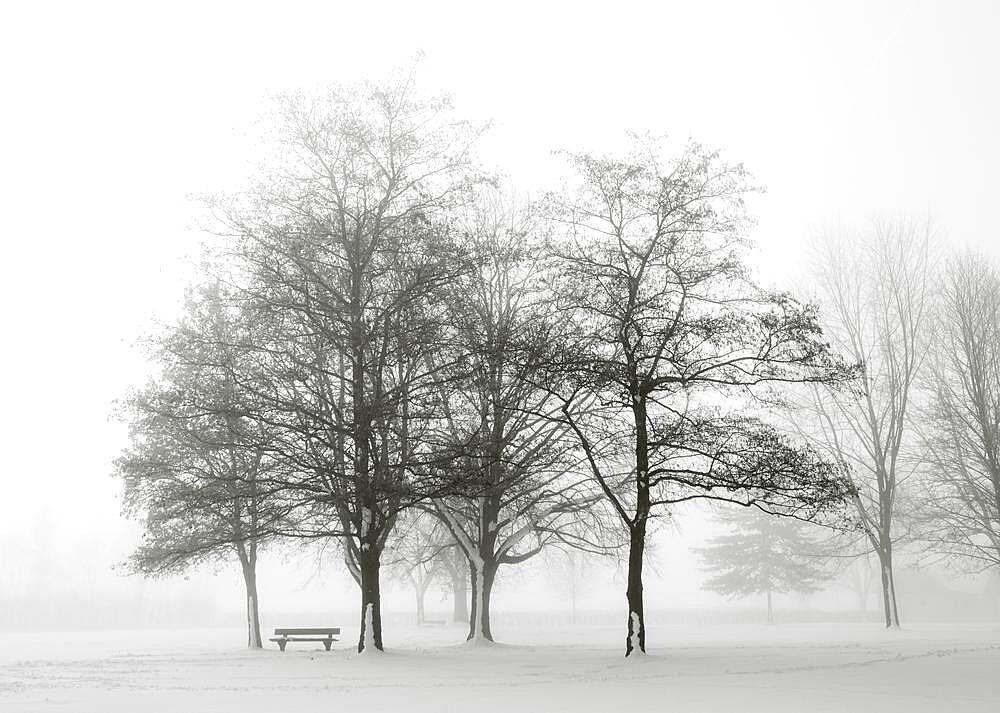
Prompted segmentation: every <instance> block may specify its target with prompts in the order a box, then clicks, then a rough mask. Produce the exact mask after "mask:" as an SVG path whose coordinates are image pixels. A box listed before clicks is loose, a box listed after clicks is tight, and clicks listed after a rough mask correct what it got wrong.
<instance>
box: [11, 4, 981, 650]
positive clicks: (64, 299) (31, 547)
mask: <svg viewBox="0 0 1000 713" xmlns="http://www.w3.org/2000/svg"><path fill="white" fill-rule="evenodd" d="M275 7H276V6H275ZM615 8H616V9H615V11H614V13H613V14H610V15H609V14H608V13H606V12H604V11H600V12H598V11H588V10H586V9H585V8H584V7H583V6H581V5H580V4H578V3H574V4H572V5H559V4H556V5H552V6H549V5H547V4H546V5H542V4H539V3H524V4H521V3H507V4H505V5H504V6H503V7H500V6H495V7H490V8H479V7H475V8H474V7H471V6H469V5H468V4H462V3H454V4H447V3H430V4H428V3H414V4H399V5H397V6H393V7H392V8H391V12H390V8H388V7H383V6H382V5H381V4H380V5H377V6H375V5H365V4H360V3H359V4H352V5H351V6H349V7H346V6H342V5H340V4H330V5H310V4H303V5H299V4H298V3H283V4H282V5H281V10H280V12H279V11H278V10H277V9H274V8H272V9H270V10H267V9H264V8H258V7H254V8H250V7H248V6H246V5H244V4H240V3H233V4H215V3H213V4H211V5H210V6H205V5H203V4H190V5H185V4H183V3H182V4H171V5H170V6H163V7H162V8H159V9H155V8H149V7H146V6H143V7H140V6H137V5H134V4H132V5H127V4H122V5H106V4H96V5H94V4H90V3H87V4H82V5H79V4H78V5H70V4H67V5H62V6H58V5H57V6H44V5H37V4H31V5H27V4H22V5H20V6H18V7H16V8H8V9H6V10H5V12H4V15H5V20H4V21H3V23H2V29H0V57H2V61H3V65H4V67H5V69H4V81H3V87H4V99H5V101H4V104H5V106H6V110H5V111H4V113H3V116H2V117H0V127H2V132H0V146H2V155H3V157H4V158H3V163H4V165H3V168H2V169H0V170H2V172H3V173H2V179H0V180H2V188H3V195H4V211H3V212H4V218H5V221H4V230H3V233H4V238H3V244H4V250H3V258H2V260H0V276H2V279H0V304H2V310H3V325H4V333H5V338H4V345H3V349H2V352H0V362H2V364H0V365H2V369H0V374H2V377H0V378H2V380H3V389H2V393H3V395H4V399H3V400H4V408H3V410H2V415H0V434H2V442H3V445H4V448H3V452H4V462H3V466H2V473H3V476H2V482H3V491H2V492H3V503H4V508H3V517H2V518H0V562H2V563H3V567H2V568H0V627H2V628H4V629H8V630H18V629H24V628H28V629H34V628H47V627H67V626H71V627H73V628H88V627H94V628H109V627H111V628H114V627H122V628H129V627H136V628H148V627H176V626H181V625H184V626H200V625H206V626H239V625H240V623H241V622H243V621H245V619H244V617H245V613H244V606H245V604H244V600H243V595H242V594H241V587H242V583H241V578H240V573H239V571H238V567H236V566H235V565H234V566H232V567H227V566H221V565H220V566H219V568H218V569H217V570H213V569H212V568H200V569H196V570H193V571H191V572H190V573H188V574H187V575H186V576H173V577H167V578H163V579H148V580H147V579H143V578H142V577H140V576H138V575H127V574H125V573H124V572H123V571H121V570H120V569H119V568H117V565H118V564H119V563H121V562H122V561H123V560H124V559H125V558H126V557H127V556H128V555H129V553H130V552H131V551H132V550H133V549H134V547H135V546H136V544H137V541H138V533H139V524H138V523H136V522H131V521H127V520H125V519H123V518H122V517H121V516H120V507H121V506H120V499H119V497H120V487H121V486H120V482H118V481H116V480H115V479H113V478H112V477H111V471H112V467H111V462H112V460H113V459H114V458H115V457H116V456H117V455H118V453H119V452H120V451H121V449H122V448H123V447H124V445H125V442H126V432H125V427H124V426H123V425H122V424H121V423H118V422H117V421H115V420H114V419H113V418H111V414H112V412H113V410H114V405H115V402H116V400H117V399H120V398H121V397H122V396H123V395H124V394H125V393H126V392H127V390H128V389H129V388H131V387H134V386H137V385H141V384H142V383H143V382H144V381H145V379H146V378H147V377H148V376H149V375H150V374H151V373H152V367H151V366H150V365H149V364H148V363H147V362H146V360H145V357H144V356H143V353H142V350H141V349H140V348H138V347H137V346H136V343H137V340H138V339H139V338H140V337H141V336H142V335H144V334H147V333H149V332H150V331H152V330H154V329H155V325H156V324H157V323H158V322H164V321H170V320H171V319H173V318H175V317H176V315H177V313H178V311H179V308H180V304H181V300H182V297H183V290H184V287H185V285H186V284H187V283H188V282H189V280H190V279H191V277H192V275H193V274H194V273H195V271H196V267H197V262H198V255H199V253H198V246H199V244H200V242H201V241H202V240H204V239H205V234H204V233H203V232H202V231H201V230H200V222H201V219H202V211H203V209H202V208H201V207H200V203H199V202H198V201H197V200H196V199H195V198H194V197H193V196H195V195H198V194H204V193H213V192H224V191H228V190H232V189H234V188H235V187H236V186H238V185H239V183H240V181H242V180H243V178H244V177H245V176H246V175H247V173H248V170H249V169H248V165H249V164H250V163H252V162H253V161H254V160H255V159H256V154H255V151H256V146H257V143H256V138H257V136H258V135H259V133H260V132H261V131H262V122H265V121H266V120H265V118H264V117H265V111H266V107H267V101H268V99H269V97H271V96H272V95H274V94H275V93H278V92H285V91H291V90H295V89H314V88H316V87H320V86H323V85H326V84H328V83H331V82H338V81H351V80H357V79H359V78H363V77H378V76H382V75H383V74H385V73H386V72H389V71H391V70H393V69H395V68H398V67H401V66H404V67H405V66H408V65H409V64H410V63H412V62H413V61H414V58H415V57H417V56H418V54H422V55H423V56H422V59H420V60H419V67H420V81H421V83H422V84H424V85H425V86H426V87H427V88H428V89H429V90H431V91H434V90H443V91H447V92H449V93H451V94H452V95H453V97H454V102H455V105H456V107H457V108H458V109H459V111H460V112H461V113H462V114H463V115H464V116H468V117H472V118H480V119H491V120H492V122H493V126H492V129H491V131H490V132H489V133H488V135H487V136H486V137H485V138H484V140H483V143H482V146H481V150H482V153H483V155H484V157H485V160H486V161H487V162H494V163H497V164H500V163H502V165H503V168H504V170H505V171H507V172H508V173H509V174H510V176H511V178H512V180H514V181H517V182H518V183H519V184H520V185H522V186H525V187H526V188H527V189H528V190H531V191H540V190H542V189H543V188H544V187H545V186H546V185H548V184H549V182H550V181H551V179H552V177H553V176H555V175H556V174H555V169H554V168H553V167H552V165H551V164H552V160H551V157H550V153H549V152H550V151H552V150H554V149H561V148H568V149H574V150H575V149H585V150H595V151H608V150H612V151H613V150H615V149H616V148H617V147H619V146H620V145H621V143H622V141H623V138H624V135H623V133H622V132H623V129H635V130H639V131H644V130H652V131H654V132H663V131H665V132H668V133H669V134H670V135H672V136H677V137H681V138H684V137H687V136H689V135H690V136H694V137H695V138H697V140H699V141H700V142H702V143H704V144H706V145H707V146H710V147H718V148H720V149H722V150H723V151H724V153H725V155H726V156H727V157H731V158H732V159H734V160H737V161H741V162H743V163H744V164H745V165H746V166H747V168H748V169H749V170H750V171H751V172H752V174H753V176H754V177H755V180H756V181H757V182H759V183H760V184H761V185H763V186H766V189H767V190H766V192H765V193H763V194H761V195H756V196H753V197H752V199H751V206H750V212H751V213H752V214H753V215H754V216H755V217H756V219H757V223H756V225H755V226H754V228H753V229H752V231H751V236H750V237H751V238H752V240H753V241H754V243H755V245H756V248H755V252H754V253H753V256H752V262H753V264H754V266H755V268H756V269H757V270H758V272H759V275H760V276H761V279H762V280H763V281H764V282H765V283H767V284H775V285H781V286H783V287H788V286H791V285H793V284H801V283H802V281H804V280H805V278H804V277H803V275H804V264H805V260H806V257H805V244H806V241H807V238H809V237H810V236H812V235H815V234H816V233H817V231H819V230H822V229H824V228H826V227H829V226H831V225H858V224H863V223H864V222H865V221H866V220H869V219H870V218H871V217H872V216H876V215H882V216H886V215H889V216H896V215H910V216H920V217H923V216H931V217H932V218H933V220H934V224H935V225H936V226H937V227H938V229H939V230H940V231H941V232H942V233H943V235H944V236H946V241H947V244H948V245H949V246H950V247H954V248H959V247H963V246H968V247H975V248H978V249H981V250H984V251H986V252H987V253H988V254H991V255H993V256H994V257H1000V240H997V238H996V236H997V230H996V221H995V216H994V204H995V200H994V194H995V192H996V179H995V173H996V166H997V165H1000V134H998V133H997V131H996V127H997V126H998V125H1000V94H998V93H997V92H996V91H995V87H994V86H993V84H994V79H995V72H996V70H997V69H998V68H1000V46H998V44H997V42H996V37H997V36H998V34H1000V8H998V7H997V6H996V5H995V4H994V3H989V2H982V3H973V2H969V3H959V4H947V5H946V4H942V3H930V2H928V3H891V2H890V3H880V4H877V5H873V4H871V3H860V2H859V3H837V4H832V5H829V6H825V7H822V8H820V7H816V6H814V5H811V4H810V5H807V4H803V3H754V4H750V3H741V2H731V3H697V4H694V3H687V4H663V5H662V6H661V5H658V6H657V7H656V8H655V9H654V8H653V7H651V6H646V5H644V4H629V3H624V4H622V3H619V4H618V5H616V6H615ZM606 9H607V8H605V10H606ZM389 16H391V18H392V20H391V21H389V20H387V19H386V18H387V17H389ZM692 28H699V29H698V31H692ZM702 28H710V29H709V30H708V31H707V32H704V31H702ZM375 37H377V39H378V41H377V42H374V41H372V40H373V38H375ZM718 531H719V530H718V526H717V525H716V524H715V522H714V520H713V518H712V514H711V512H710V509H709V508H707V506H685V507H682V508H679V509H678V510H677V511H676V512H675V514H674V516H673V517H672V518H671V519H670V521H669V522H663V523H660V526H659V529H658V531H657V533H656V535H655V537H654V538H653V540H652V553H651V560H650V570H651V571H650V572H649V575H648V578H647V582H646V596H647V608H648V610H649V615H650V618H651V620H655V621H662V622H668V623H669V622H673V621H681V620H683V621H687V622H690V621H695V622H699V623H705V624H706V625H708V624H712V623H719V622H748V623H755V622H756V623H759V622H760V621H762V617H763V603H762V602H760V601H757V600H755V599H752V598H744V599H735V600H732V599H727V598H725V597H723V596H721V595H717V594H714V593H711V592H708V591H705V590H704V589H703V587H702V585H703V582H704V579H705V575H704V572H703V571H702V569H701V567H700V565H699V560H698V557H697V555H696V553H695V550H696V549H697V548H698V547H701V546H703V544H704V542H705V541H706V539H707V538H709V537H711V536H712V535H713V534H717V533H718ZM545 556H546V555H542V556H540V557H538V558H536V559H535V560H533V561H531V562H530V563H528V564H526V565H524V566H518V567H516V568H515V567H510V568H506V571H504V572H503V573H502V574H501V575H500V578H499V580H498V584H497V590H496V594H495V597H494V609H495V616H496V618H497V622H498V624H497V625H498V627H500V626H502V625H503V622H504V621H505V620H506V621H510V622H517V621H552V620H553V619H555V618H560V619H559V620H562V619H564V618H565V617H566V616H567V612H566V607H565V602H566V594H565V592H564V591H563V590H562V589H561V588H560V585H559V583H558V582H555V581H553V579H554V577H553V576H552V575H551V574H550V573H548V572H547V570H550V569H551V568H550V567H547V566H546V563H545V562H546V561H545V559H544V557H545ZM261 557H262V559H261V565H260V573H259V580H260V585H259V586H260V600H261V606H262V617H263V619H264V624H265V626H272V625H278V624H281V623H282V622H283V621H286V620H303V619H309V620H324V621H332V622H333V623H344V624H348V623H353V622H354V621H355V620H356V618H357V609H358V605H357V601H358V597H357V586H356V585H355V584H354V582H353V581H352V580H351V579H350V577H349V575H348V574H347V572H346V570H345V568H344V566H343V563H342V554H339V553H337V552H333V551H329V552H323V551H321V550H320V549H319V547H318V546H316V545H303V544H294V543H290V544H281V545H278V546H275V547H274V548H272V549H269V550H266V551H265V552H264V553H263V554H262V556H261ZM617 559H618V558H611V559H606V560H599V559H595V560H594V563H593V569H592V573H591V574H590V575H589V577H588V578H587V582H586V587H585V588H584V589H583V590H582V591H581V592H580V594H579V601H578V603H577V607H578V611H579V619H580V621H582V622H583V623H587V622H593V623H601V624H603V623H609V622H612V623H617V622H618V621H619V620H620V619H622V607H621V599H622V594H623V592H624V588H625V580H624V574H623V571H622V569H621V567H622V565H621V564H619V562H618V561H617ZM916 564H917V563H916V558H908V557H907V555H906V553H905V549H904V552H903V553H902V554H901V555H900V562H899V563H898V567H899V570H900V571H899V574H898V580H899V582H898V585H897V589H898V592H899V596H900V609H901V611H902V612H903V613H904V617H905V619H906V620H907V621H957V620H977V621H997V620H998V619H1000V604H998V602H1000V588H998V586H997V581H996V579H995V578H993V579H990V578H989V577H988V576H985V575H984V576H980V577H974V576H962V575H958V574H956V573H955V572H954V571H951V570H947V571H945V570H942V569H941V568H940V567H938V566H929V565H926V564H924V565H923V566H920V567H917V566H916ZM384 586H385V592H384V598H385V599H384V604H383V607H384V611H385V617H386V619H387V620H399V621H403V620H407V617H411V616H413V612H414V609H413V604H412V593H411V592H410V590H409V589H408V588H407V587H406V586H403V585H402V584H396V583H391V582H388V581H387V582H385V585H384ZM450 606H451V605H450V601H449V599H448V597H447V595H445V594H444V593H443V591H442V590H440V589H439V588H438V587H436V586H434V587H432V589H431V590H429V592H428V595H427V607H428V611H429V616H433V618H439V619H444V618H446V617H447V616H448V613H449V612H450ZM776 611H777V618H778V621H779V622H781V621H813V620H817V619H827V620H834V621H836V620H859V619H860V618H861V613H860V612H859V607H858V601H857V595H856V594H855V593H854V592H852V591H851V589H850V587H849V586H847V584H846V583H845V582H844V580H843V577H841V578H839V579H835V580H833V581H831V582H829V583H826V584H824V586H823V588H822V590H821V591H819V592H816V593H814V594H810V595H779V596H778V598H777V600H776ZM867 615H868V617H869V618H870V619H871V620H873V621H877V620H878V617H879V601H878V592H877V586H875V587H874V588H873V589H872V592H871V596H870V601H869V603H868V614H867ZM532 617H534V618H532ZM335 620H336V621H335ZM341 620H342V621H341ZM390 636H391V634H389V633H387V637H390Z"/></svg>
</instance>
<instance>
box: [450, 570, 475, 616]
mask: <svg viewBox="0 0 1000 713" xmlns="http://www.w3.org/2000/svg"><path fill="white" fill-rule="evenodd" d="M459 555H460V556H459V557H457V558H456V560H457V562H456V569H457V572H453V573H452V577H451V598H452V615H451V618H452V621H455V622H461V623H462V624H469V623H470V621H471V620H470V618H469V570H468V567H467V566H466V564H465V557H464V556H461V553H459ZM458 568H461V569H458Z"/></svg>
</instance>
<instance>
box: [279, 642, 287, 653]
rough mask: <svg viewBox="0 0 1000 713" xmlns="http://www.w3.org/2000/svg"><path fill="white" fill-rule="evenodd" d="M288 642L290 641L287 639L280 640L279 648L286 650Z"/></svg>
mask: <svg viewBox="0 0 1000 713" xmlns="http://www.w3.org/2000/svg"><path fill="white" fill-rule="evenodd" d="M287 643H288V642H287V641H279V642H278V648H279V649H281V650H282V651H284V650H285V644H287Z"/></svg>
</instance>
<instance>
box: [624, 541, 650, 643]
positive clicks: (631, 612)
mask: <svg viewBox="0 0 1000 713" xmlns="http://www.w3.org/2000/svg"><path fill="white" fill-rule="evenodd" d="M645 548H646V524H645V523H642V524H641V526H636V527H633V528H632V533H631V537H630V541H629V549H628V588H627V589H626V590H625V599H626V601H627V602H628V635H627V636H626V637H625V655H626V656H630V655H631V654H632V651H633V649H635V648H636V647H638V649H639V651H640V652H641V653H642V652H645V651H646V619H645V613H644V612H643V602H642V560H643V555H644V552H645Z"/></svg>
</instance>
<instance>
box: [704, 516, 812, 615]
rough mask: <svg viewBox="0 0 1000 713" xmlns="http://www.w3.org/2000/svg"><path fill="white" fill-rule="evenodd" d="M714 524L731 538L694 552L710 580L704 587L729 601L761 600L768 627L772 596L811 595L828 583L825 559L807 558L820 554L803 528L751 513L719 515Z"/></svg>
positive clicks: (791, 521)
mask: <svg viewBox="0 0 1000 713" xmlns="http://www.w3.org/2000/svg"><path fill="white" fill-rule="evenodd" d="M719 521H720V522H721V523H723V524H724V525H726V526H727V527H728V529H729V530H730V533H729V534H726V535H720V536H718V537H714V538H712V539H711V540H709V544H708V546H707V547H704V548H702V549H700V550H699V555H700V556H701V558H702V562H703V568H704V569H705V571H706V572H708V573H709V574H710V577H709V578H708V579H707V580H706V581H705V583H704V585H703V586H704V587H705V589H709V590H711V591H713V592H718V593H720V594H724V595H726V596H728V597H733V598H736V597H749V596H754V595H759V594H764V595H765V596H766V597H767V623H768V624H773V623H774V609H773V606H772V595H773V594H775V593H784V592H801V593H806V592H814V591H817V590H818V589H819V586H818V584H819V583H820V582H822V581H824V580H827V579H829V578H830V576H831V575H830V573H829V572H828V571H827V570H826V569H825V566H824V565H825V563H824V559H823V558H821V557H817V556H814V555H811V554H810V553H814V552H816V551H817V550H818V549H819V548H818V546H817V544H816V542H815V540H814V539H813V537H812V536H811V535H810V533H809V531H808V528H809V527H810V526H809V525H808V524H807V523H804V522H802V521H800V520H796V519H794V518H787V517H778V516H776V515H771V514H770V513H766V512H762V511H760V510H758V509H756V508H739V509H736V508H730V509H727V510H724V511H721V512H720V514H719ZM813 527H815V526H813Z"/></svg>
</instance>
